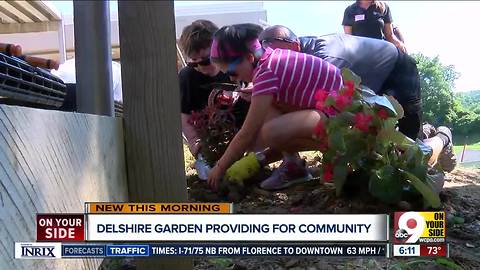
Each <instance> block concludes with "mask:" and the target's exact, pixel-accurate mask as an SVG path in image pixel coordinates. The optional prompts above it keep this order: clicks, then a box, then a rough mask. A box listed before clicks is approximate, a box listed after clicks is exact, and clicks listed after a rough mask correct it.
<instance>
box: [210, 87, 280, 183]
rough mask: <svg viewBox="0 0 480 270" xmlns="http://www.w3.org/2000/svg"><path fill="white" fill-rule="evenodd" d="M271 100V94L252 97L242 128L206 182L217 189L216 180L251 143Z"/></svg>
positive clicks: (262, 121)
mask: <svg viewBox="0 0 480 270" xmlns="http://www.w3.org/2000/svg"><path fill="white" fill-rule="evenodd" d="M272 100H273V95H259V96H255V97H254V98H252V102H251V104H250V108H249V110H248V113H247V117H246V119H245V122H244V123H243V126H242V128H241V129H240V131H238V133H237V134H236V135H235V137H234V138H233V139H232V141H231V142H230V144H229V145H228V148H227V150H226V151H225V153H224V154H223V156H222V157H221V158H220V160H219V161H218V162H217V164H216V165H215V167H213V169H212V171H211V172H210V175H209V176H208V183H209V185H210V186H211V187H213V188H214V189H217V187H218V182H219V181H220V179H221V178H222V177H223V175H224V174H225V171H226V170H227V169H228V168H229V167H230V166H231V165H232V164H233V163H234V162H235V161H237V160H238V159H240V158H241V157H242V156H243V154H244V153H245V151H246V150H247V149H248V147H249V146H250V145H251V143H252V142H253V141H254V140H255V139H256V137H255V136H256V135H257V134H258V132H259V131H260V129H261V128H262V126H263V124H264V121H265V116H266V115H267V112H268V110H269V108H270V106H271V104H272Z"/></svg>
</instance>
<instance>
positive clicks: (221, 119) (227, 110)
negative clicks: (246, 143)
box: [189, 88, 238, 166]
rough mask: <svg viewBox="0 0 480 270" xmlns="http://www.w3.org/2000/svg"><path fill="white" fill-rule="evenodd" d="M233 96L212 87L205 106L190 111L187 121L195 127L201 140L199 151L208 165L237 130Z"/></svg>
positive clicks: (217, 158) (223, 148) (225, 147)
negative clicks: (196, 110) (201, 108)
mask: <svg viewBox="0 0 480 270" xmlns="http://www.w3.org/2000/svg"><path fill="white" fill-rule="evenodd" d="M233 103H234V102H233V98H232V97H231V96H227V95H224V94H223V90H222V89H217V88H215V89H213V90H212V92H211V94H210V96H209V100H208V104H207V106H206V107H205V108H204V109H203V110H200V111H198V112H192V114H191V115H190V118H189V123H190V124H191V125H192V126H193V127H194V128H195V130H196V131H197V134H198V136H199V138H200V141H201V142H202V144H201V146H200V153H201V154H202V156H203V157H204V158H205V160H206V161H207V163H208V164H209V165H210V166H214V165H215V162H217V160H219V159H220V157H222V155H223V153H224V152H225V150H226V149H227V146H228V144H229V143H230V141H231V140H232V139H233V137H234V136H235V134H236V133H237V132H238V128H237V127H236V125H235V115H234V113H233Z"/></svg>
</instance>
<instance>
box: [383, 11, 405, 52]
mask: <svg viewBox="0 0 480 270" xmlns="http://www.w3.org/2000/svg"><path fill="white" fill-rule="evenodd" d="M383 21H384V25H383V34H384V35H385V38H386V39H387V40H388V41H390V42H391V43H393V44H394V45H395V46H396V47H397V48H398V49H399V50H400V51H402V52H404V53H406V52H407V49H406V48H405V45H404V44H403V42H401V41H400V40H399V39H398V38H397V37H396V36H395V35H394V34H393V26H392V22H393V19H392V12H391V11H390V7H389V6H388V5H387V4H385V14H384V16H383Z"/></svg>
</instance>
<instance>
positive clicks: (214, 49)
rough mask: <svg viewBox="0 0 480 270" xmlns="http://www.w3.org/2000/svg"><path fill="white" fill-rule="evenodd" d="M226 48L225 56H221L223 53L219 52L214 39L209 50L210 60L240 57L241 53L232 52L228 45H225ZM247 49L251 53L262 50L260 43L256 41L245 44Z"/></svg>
mask: <svg viewBox="0 0 480 270" xmlns="http://www.w3.org/2000/svg"><path fill="white" fill-rule="evenodd" d="M225 45H226V46H225V47H226V52H225V55H223V52H221V51H220V50H219V48H218V40H217V39H214V40H213V42H212V47H211V49H210V57H211V58H221V57H237V56H240V55H241V53H239V52H236V51H234V50H233V49H232V48H231V47H230V46H229V44H225ZM247 46H248V48H249V49H250V51H251V52H253V53H255V52H257V51H258V50H259V49H262V45H261V44H260V41H258V39H254V40H252V41H250V42H249V43H248V44H247Z"/></svg>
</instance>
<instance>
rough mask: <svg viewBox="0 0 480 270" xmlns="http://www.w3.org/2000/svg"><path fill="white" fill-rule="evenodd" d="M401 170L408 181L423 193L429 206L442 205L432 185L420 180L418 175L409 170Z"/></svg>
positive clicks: (436, 206)
mask: <svg viewBox="0 0 480 270" xmlns="http://www.w3.org/2000/svg"><path fill="white" fill-rule="evenodd" d="M400 172H402V173H403V174H404V175H405V176H406V181H407V182H408V183H410V184H411V185H412V186H413V187H414V188H415V189H416V190H417V191H418V192H420V194H422V196H423V198H424V199H425V201H426V202H427V203H428V205H429V206H431V207H433V208H439V207H440V205H441V202H440V197H438V194H437V193H436V192H435V191H434V189H433V187H432V186H430V185H429V184H427V183H424V182H422V181H420V179H418V177H417V176H415V175H413V174H412V173H410V172H408V171H405V170H400Z"/></svg>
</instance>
